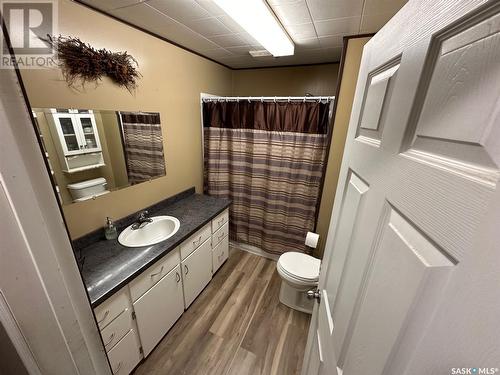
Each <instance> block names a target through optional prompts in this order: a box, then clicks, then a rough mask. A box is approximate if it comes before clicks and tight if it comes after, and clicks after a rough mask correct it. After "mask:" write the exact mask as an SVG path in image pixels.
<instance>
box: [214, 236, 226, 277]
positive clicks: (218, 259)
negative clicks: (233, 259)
mask: <svg viewBox="0 0 500 375" xmlns="http://www.w3.org/2000/svg"><path fill="white" fill-rule="evenodd" d="M212 241H213V240H212ZM228 257H229V237H228V236H226V237H224V238H223V239H222V240H221V242H220V243H219V244H218V245H216V246H215V247H214V249H213V250H212V263H213V272H214V273H215V272H216V271H217V270H218V269H219V268H220V266H222V264H223V263H224V262H225V261H226V260H227V258H228Z"/></svg>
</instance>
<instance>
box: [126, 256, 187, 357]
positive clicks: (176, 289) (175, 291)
mask: <svg viewBox="0 0 500 375" xmlns="http://www.w3.org/2000/svg"><path fill="white" fill-rule="evenodd" d="M180 272H181V271H180V269H179V266H177V267H175V268H174V269H173V270H172V271H170V272H169V273H168V274H167V275H165V276H164V277H163V278H162V279H161V280H160V281H158V283H157V284H156V285H155V286H154V287H152V288H151V289H150V290H149V291H147V292H146V293H145V294H144V295H143V296H142V297H141V298H139V299H138V300H137V301H136V302H134V310H135V315H136V319H137V328H138V331H139V337H140V339H141V343H142V349H143V351H144V357H146V356H147V355H148V354H149V353H150V352H151V350H153V348H154V347H155V346H156V344H158V342H159V341H160V340H161V339H162V338H163V336H164V335H165V333H167V331H168V330H169V329H170V328H171V327H172V326H173V325H174V323H175V322H176V320H177V319H178V318H179V317H180V316H181V315H182V313H183V312H184V306H183V303H182V302H183V301H182V282H181V274H180Z"/></svg>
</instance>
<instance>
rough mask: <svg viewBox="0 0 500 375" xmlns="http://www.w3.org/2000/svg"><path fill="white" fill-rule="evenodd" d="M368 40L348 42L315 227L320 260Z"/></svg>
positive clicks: (317, 253)
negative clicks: (318, 238) (317, 235)
mask: <svg viewBox="0 0 500 375" xmlns="http://www.w3.org/2000/svg"><path fill="white" fill-rule="evenodd" d="M369 40H370V38H369V37H367V38H354V39H349V40H348V46H347V50H346V55H345V56H346V57H345V61H344V71H343V73H342V79H341V83H340V92H339V96H338V103H337V111H336V114H335V120H334V127H333V134H332V143H331V146H330V155H329V157H328V165H327V170H326V175H325V184H324V187H323V195H322V197H321V206H320V210H319V216H318V225H317V228H316V230H317V232H318V233H319V234H320V238H321V240H320V245H319V246H318V249H317V252H316V255H317V256H320V257H322V256H323V251H324V246H325V241H326V236H327V234H328V227H329V226H330V216H331V214H332V209H333V201H334V199H335V191H336V189H337V183H338V178H339V173H340V166H341V164H342V155H343V153H344V144H345V139H346V136H347V129H348V127H349V120H350V117H351V109H352V101H353V99H354V93H355V91H356V82H357V80H358V71H359V65H360V63H361V55H362V53H363V47H364V46H365V44H366V43H367V42H368V41H369Z"/></svg>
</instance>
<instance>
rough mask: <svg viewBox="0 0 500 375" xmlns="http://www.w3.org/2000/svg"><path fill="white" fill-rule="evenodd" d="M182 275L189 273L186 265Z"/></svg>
mask: <svg viewBox="0 0 500 375" xmlns="http://www.w3.org/2000/svg"><path fill="white" fill-rule="evenodd" d="M184 273H185V274H186V275H187V274H188V273H189V268H188V266H187V265H184Z"/></svg>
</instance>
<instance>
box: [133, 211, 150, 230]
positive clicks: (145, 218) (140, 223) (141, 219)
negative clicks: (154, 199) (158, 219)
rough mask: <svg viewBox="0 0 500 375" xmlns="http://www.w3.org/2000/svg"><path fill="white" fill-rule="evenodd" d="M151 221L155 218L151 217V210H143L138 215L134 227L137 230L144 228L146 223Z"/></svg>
mask: <svg viewBox="0 0 500 375" xmlns="http://www.w3.org/2000/svg"><path fill="white" fill-rule="evenodd" d="M151 222H153V219H151V218H150V217H149V212H148V211H142V212H141V213H139V215H138V216H137V221H136V222H135V223H134V224H132V229H133V230H136V229H141V228H144V227H145V226H146V225H148V224H149V223H151Z"/></svg>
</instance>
